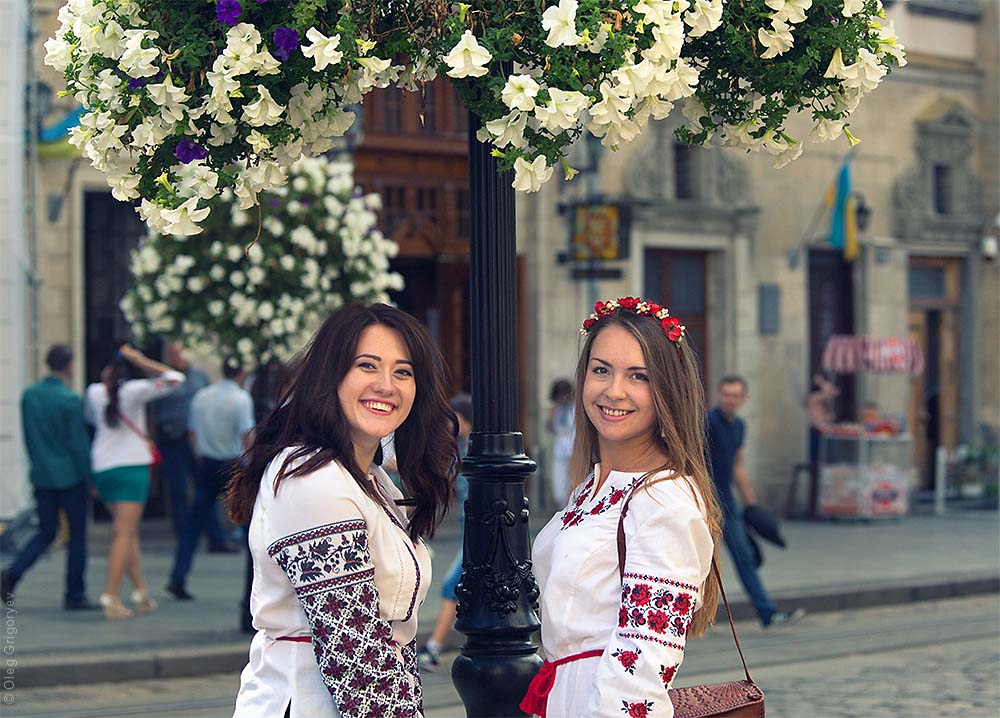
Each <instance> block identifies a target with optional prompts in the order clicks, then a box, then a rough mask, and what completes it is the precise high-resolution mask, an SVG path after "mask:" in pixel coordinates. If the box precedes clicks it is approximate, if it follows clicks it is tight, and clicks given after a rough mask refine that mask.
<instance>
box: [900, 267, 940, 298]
mask: <svg viewBox="0 0 1000 718" xmlns="http://www.w3.org/2000/svg"><path fill="white" fill-rule="evenodd" d="M908 280H909V281H908V284H909V291H908V294H909V296H910V299H925V300H926V299H943V298H945V287H944V268H943V267H927V266H920V265H916V266H913V265H911V266H910V271H909V276H908Z"/></svg>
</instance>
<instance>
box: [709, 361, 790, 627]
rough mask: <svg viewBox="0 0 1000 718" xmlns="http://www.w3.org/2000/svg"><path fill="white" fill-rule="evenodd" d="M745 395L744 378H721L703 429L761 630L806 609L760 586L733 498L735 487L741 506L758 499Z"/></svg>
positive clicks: (725, 531)
mask: <svg viewBox="0 0 1000 718" xmlns="http://www.w3.org/2000/svg"><path fill="white" fill-rule="evenodd" d="M746 398H747V382H746V380H745V379H744V378H743V377H741V376H735V375H731V376H724V377H722V379H720V380H719V383H718V385H717V387H716V405H715V406H714V407H713V408H712V409H711V410H710V411H709V412H708V415H707V417H706V420H705V433H706V438H707V443H708V446H707V449H708V457H709V470H710V471H711V472H712V480H713V482H714V483H715V491H716V493H717V494H718V496H719V504H720V505H721V506H722V514H723V524H722V539H723V541H724V542H725V544H726V548H727V549H729V555H730V556H731V557H732V559H733V564H734V566H735V567H736V573H737V574H738V575H739V577H740V582H741V583H742V584H743V589H744V590H745V591H746V593H747V596H749V597H750V603H751V604H752V605H753V607H754V610H755V611H756V612H757V617H758V618H759V619H760V623H761V625H762V626H763V627H764V628H767V627H768V626H778V625H787V624H790V623H794V622H795V621H798V620H799V619H801V618H802V617H803V616H805V614H806V612H805V611H804V610H803V609H801V608H799V609H796V610H794V611H792V612H787V611H779V610H778V609H777V608H775V605H774V602H773V601H772V600H771V597H770V596H769V595H768V593H767V589H765V588H764V582H763V581H762V580H761V578H760V574H759V573H758V572H757V559H756V555H755V553H754V550H753V547H752V546H751V545H750V537H749V536H748V535H747V529H746V525H745V524H744V522H743V512H742V511H741V510H740V506H739V504H738V503H737V502H736V499H735V497H734V496H733V486H735V487H736V490H737V491H738V492H739V494H740V498H741V499H742V500H743V506H744V507H749V506H755V505H756V504H757V498H756V496H755V495H754V491H753V486H751V485H750V476H749V474H748V473H747V469H746V464H745V463H744V461H743V442H744V439H745V437H746V426H745V425H744V423H743V419H741V418H740V417H738V416H736V412H737V411H739V408H740V407H741V406H743V402H745V401H746Z"/></svg>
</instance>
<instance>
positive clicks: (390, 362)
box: [337, 324, 417, 469]
mask: <svg viewBox="0 0 1000 718" xmlns="http://www.w3.org/2000/svg"><path fill="white" fill-rule="evenodd" d="M416 394H417V383H416V379H415V378H414V372H413V361H412V359H411V358H410V352H409V350H408V349H407V348H406V344H405V343H404V342H403V338H402V337H401V336H400V335H399V333H398V332H396V331H395V330H394V329H390V328H389V327H386V326H383V325H381V324H373V325H371V326H369V327H366V328H365V329H364V330H363V331H362V332H361V335H360V336H359V337H358V346H357V349H355V352H354V360H353V361H352V362H351V368H350V369H348V371H347V374H345V375H344V378H343V379H342V380H341V382H340V386H339V387H337V397H338V398H339V400H340V409H341V411H343V412H344V418H345V419H346V420H347V423H348V426H350V431H351V443H353V444H354V447H355V451H358V450H360V451H362V452H368V451H371V452H373V451H374V449H375V447H377V446H378V443H379V442H380V441H381V440H382V437H385V436H388V435H389V434H391V433H392V432H394V431H395V430H396V429H398V428H399V427H400V425H401V424H402V423H403V422H404V421H405V420H406V417H407V416H409V414H410V409H412V408H413V400H414V397H415V396H416ZM361 468H362V469H366V468H367V467H361Z"/></svg>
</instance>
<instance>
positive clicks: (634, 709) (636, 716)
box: [622, 701, 653, 718]
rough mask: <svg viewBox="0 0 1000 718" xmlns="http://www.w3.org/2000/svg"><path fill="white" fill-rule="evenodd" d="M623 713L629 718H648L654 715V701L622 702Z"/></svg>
mask: <svg viewBox="0 0 1000 718" xmlns="http://www.w3.org/2000/svg"><path fill="white" fill-rule="evenodd" d="M622 712H623V713H625V714H627V715H628V718H647V716H651V715H653V701H622Z"/></svg>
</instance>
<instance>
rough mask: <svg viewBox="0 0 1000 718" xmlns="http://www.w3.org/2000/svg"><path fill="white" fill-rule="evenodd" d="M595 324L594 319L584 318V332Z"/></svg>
mask: <svg viewBox="0 0 1000 718" xmlns="http://www.w3.org/2000/svg"><path fill="white" fill-rule="evenodd" d="M595 324H597V320H596V319H586V320H584V322H583V330H584V331H585V332H589V331H590V330H591V329H593V328H594V325H595Z"/></svg>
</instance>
